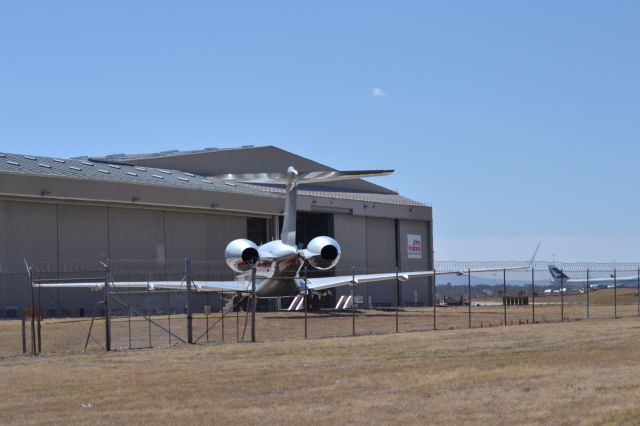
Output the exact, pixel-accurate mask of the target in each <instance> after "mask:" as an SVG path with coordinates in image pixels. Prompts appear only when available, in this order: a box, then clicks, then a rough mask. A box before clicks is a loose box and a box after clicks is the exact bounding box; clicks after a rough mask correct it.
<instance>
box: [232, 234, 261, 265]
mask: <svg viewBox="0 0 640 426" xmlns="http://www.w3.org/2000/svg"><path fill="white" fill-rule="evenodd" d="M224 259H225V260H226V262H227V265H229V268H231V269H233V270H234V271H236V272H247V271H250V270H251V264H252V263H254V262H256V261H258V259H260V256H259V255H258V246H257V245H256V244H255V243H254V242H253V241H249V240H245V239H238V240H233V241H231V242H230V243H229V244H227V247H226V248H225V249H224Z"/></svg>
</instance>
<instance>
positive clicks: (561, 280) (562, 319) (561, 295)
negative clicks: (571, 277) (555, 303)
mask: <svg viewBox="0 0 640 426" xmlns="http://www.w3.org/2000/svg"><path fill="white" fill-rule="evenodd" d="M560 272H561V274H560V322H564V273H562V272H563V270H562V269H560Z"/></svg>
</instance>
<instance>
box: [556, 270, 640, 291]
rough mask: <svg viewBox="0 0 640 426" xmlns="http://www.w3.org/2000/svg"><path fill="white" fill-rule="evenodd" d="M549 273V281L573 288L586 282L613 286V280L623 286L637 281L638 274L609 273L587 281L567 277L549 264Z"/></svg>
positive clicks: (597, 286) (592, 285)
mask: <svg viewBox="0 0 640 426" xmlns="http://www.w3.org/2000/svg"><path fill="white" fill-rule="evenodd" d="M549 273H551V283H552V284H555V285H561V284H562V286H563V287H574V288H584V287H586V286H587V284H588V285H589V286H590V287H591V288H599V287H613V286H614V281H615V283H616V284H617V285H619V286H621V287H623V286H624V285H625V284H629V283H632V284H637V283H638V275H637V274H636V275H632V276H626V277H615V280H614V276H613V275H611V276H610V277H609V278H591V277H589V281H588V282H587V279H586V278H569V276H568V275H567V274H565V273H564V272H562V270H560V269H558V268H557V267H556V266H554V265H549Z"/></svg>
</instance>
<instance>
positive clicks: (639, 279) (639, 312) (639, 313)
mask: <svg viewBox="0 0 640 426" xmlns="http://www.w3.org/2000/svg"><path fill="white" fill-rule="evenodd" d="M636 299H637V300H638V316H639V317H640V268H638V294H637V295H636Z"/></svg>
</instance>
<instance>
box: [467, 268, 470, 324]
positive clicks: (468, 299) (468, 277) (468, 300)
mask: <svg viewBox="0 0 640 426" xmlns="http://www.w3.org/2000/svg"><path fill="white" fill-rule="evenodd" d="M467 302H468V303H469V328H471V268H469V269H468V270H467Z"/></svg>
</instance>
